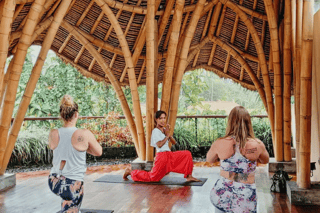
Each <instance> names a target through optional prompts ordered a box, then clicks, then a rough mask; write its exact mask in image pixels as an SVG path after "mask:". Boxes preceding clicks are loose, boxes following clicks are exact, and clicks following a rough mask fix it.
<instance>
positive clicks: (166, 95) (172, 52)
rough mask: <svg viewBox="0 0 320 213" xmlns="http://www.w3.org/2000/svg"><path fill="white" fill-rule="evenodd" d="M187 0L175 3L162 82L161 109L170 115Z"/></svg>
mask: <svg viewBox="0 0 320 213" xmlns="http://www.w3.org/2000/svg"><path fill="white" fill-rule="evenodd" d="M184 3H185V0H177V1H176V5H175V13H174V15H173V19H172V24H171V26H172V33H171V35H170V41H169V47H168V55H167V58H166V65H165V70H164V77H163V83H162V98H161V110H162V111H164V112H166V113H167V115H169V113H168V112H169V104H170V95H171V87H172V77H173V69H174V62H175V57H176V52H177V46H178V42H179V40H178V38H179V32H180V26H181V21H182V9H183V7H184Z"/></svg>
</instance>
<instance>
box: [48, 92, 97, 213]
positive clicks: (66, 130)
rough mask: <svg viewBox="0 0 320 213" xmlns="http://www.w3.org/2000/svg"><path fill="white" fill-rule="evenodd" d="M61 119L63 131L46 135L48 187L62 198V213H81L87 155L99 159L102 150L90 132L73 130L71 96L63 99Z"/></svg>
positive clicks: (75, 116)
mask: <svg viewBox="0 0 320 213" xmlns="http://www.w3.org/2000/svg"><path fill="white" fill-rule="evenodd" d="M60 115H61V118H62V119H63V123H64V125H63V127H62V128H59V129H52V130H51V131H50V134H49V147H50V149H51V150H53V160H52V164H53V167H52V169H51V172H50V175H49V178H48V184H49V188H50V189H51V191H52V192H53V193H55V194H56V195H58V196H60V197H61V198H62V202H61V212H69V211H70V210H71V211H72V212H80V211H79V210H80V206H81V203H82V199H83V195H84V191H83V177H84V174H85V172H86V170H87V167H86V153H89V154H92V155H94V156H101V155H102V147H101V146H100V144H99V143H98V142H97V140H96V139H95V137H94V135H93V134H92V133H91V132H90V131H89V130H86V129H77V128H76V123H77V120H78V115H79V113H78V104H77V103H75V102H74V101H73V99H72V97H71V96H69V95H65V96H64V97H63V98H62V100H61V105H60Z"/></svg>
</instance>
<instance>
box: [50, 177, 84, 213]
mask: <svg viewBox="0 0 320 213" xmlns="http://www.w3.org/2000/svg"><path fill="white" fill-rule="evenodd" d="M57 176H58V174H55V173H53V174H50V175H49V177H48V184H49V188H50V189H51V191H52V192H53V193H54V194H56V195H57V196H60V197H61V198H62V201H61V213H65V212H72V213H73V212H74V213H78V212H79V210H80V206H81V203H82V199H83V195H84V193H83V181H78V180H71V179H69V178H66V177H64V176H60V177H57Z"/></svg>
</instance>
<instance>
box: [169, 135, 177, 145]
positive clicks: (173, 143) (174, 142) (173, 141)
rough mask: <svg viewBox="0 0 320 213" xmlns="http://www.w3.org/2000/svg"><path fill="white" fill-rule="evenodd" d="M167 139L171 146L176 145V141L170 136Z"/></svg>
mask: <svg viewBox="0 0 320 213" xmlns="http://www.w3.org/2000/svg"><path fill="white" fill-rule="evenodd" d="M169 139H170V142H171V144H172V145H175V144H176V143H177V141H176V140H175V139H174V138H173V137H172V136H170V137H169Z"/></svg>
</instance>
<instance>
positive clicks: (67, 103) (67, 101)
mask: <svg viewBox="0 0 320 213" xmlns="http://www.w3.org/2000/svg"><path fill="white" fill-rule="evenodd" d="M73 105H74V102H73V98H72V97H71V96H70V95H64V96H63V98H62V100H61V106H64V107H72V106H73Z"/></svg>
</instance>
